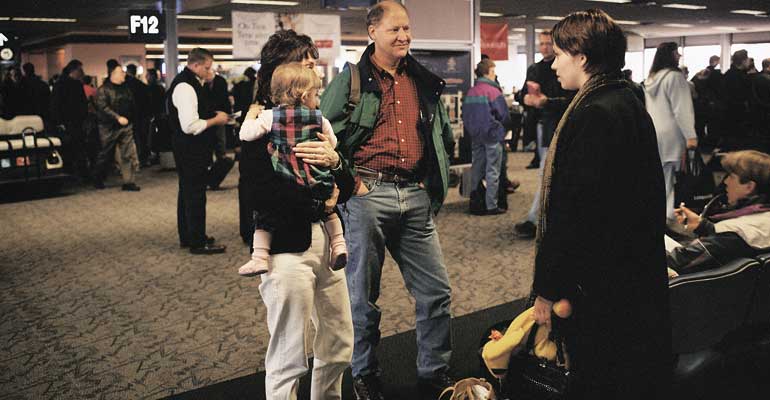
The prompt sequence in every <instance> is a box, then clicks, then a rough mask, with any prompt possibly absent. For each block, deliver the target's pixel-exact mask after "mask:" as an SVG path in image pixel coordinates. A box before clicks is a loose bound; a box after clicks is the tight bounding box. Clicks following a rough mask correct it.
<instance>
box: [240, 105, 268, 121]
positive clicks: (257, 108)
mask: <svg viewBox="0 0 770 400" xmlns="http://www.w3.org/2000/svg"><path fill="white" fill-rule="evenodd" d="M264 109H265V107H263V106H262V105H261V104H252V105H251V107H249V111H248V112H247V113H246V118H245V119H247V120H248V119H257V117H259V114H261V113H262V110H264Z"/></svg>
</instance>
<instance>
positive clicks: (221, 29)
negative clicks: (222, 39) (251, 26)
mask: <svg viewBox="0 0 770 400" xmlns="http://www.w3.org/2000/svg"><path fill="white" fill-rule="evenodd" d="M215 31H217V32H232V31H233V28H217V29H215Z"/></svg>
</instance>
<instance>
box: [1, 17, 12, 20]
mask: <svg viewBox="0 0 770 400" xmlns="http://www.w3.org/2000/svg"><path fill="white" fill-rule="evenodd" d="M10 19H11V17H0V21H8V20H10Z"/></svg>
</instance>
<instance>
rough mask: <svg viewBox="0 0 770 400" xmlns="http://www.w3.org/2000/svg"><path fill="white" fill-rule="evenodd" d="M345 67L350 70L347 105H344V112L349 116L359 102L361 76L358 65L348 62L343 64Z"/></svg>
mask: <svg viewBox="0 0 770 400" xmlns="http://www.w3.org/2000/svg"><path fill="white" fill-rule="evenodd" d="M345 66H346V67H347V68H348V69H349V70H350V93H349V94H348V103H347V104H346V105H345V112H347V113H348V114H350V113H352V112H353V110H355V108H356V106H358V103H359V102H361V75H360V73H359V71H358V65H356V64H353V63H351V62H348V63H345Z"/></svg>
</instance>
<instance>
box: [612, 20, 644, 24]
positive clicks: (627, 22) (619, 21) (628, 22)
mask: <svg viewBox="0 0 770 400" xmlns="http://www.w3.org/2000/svg"><path fill="white" fill-rule="evenodd" d="M613 21H615V23H617V24H620V25H641V24H642V23H641V22H639V21H628V20H624V19H613Z"/></svg>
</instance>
